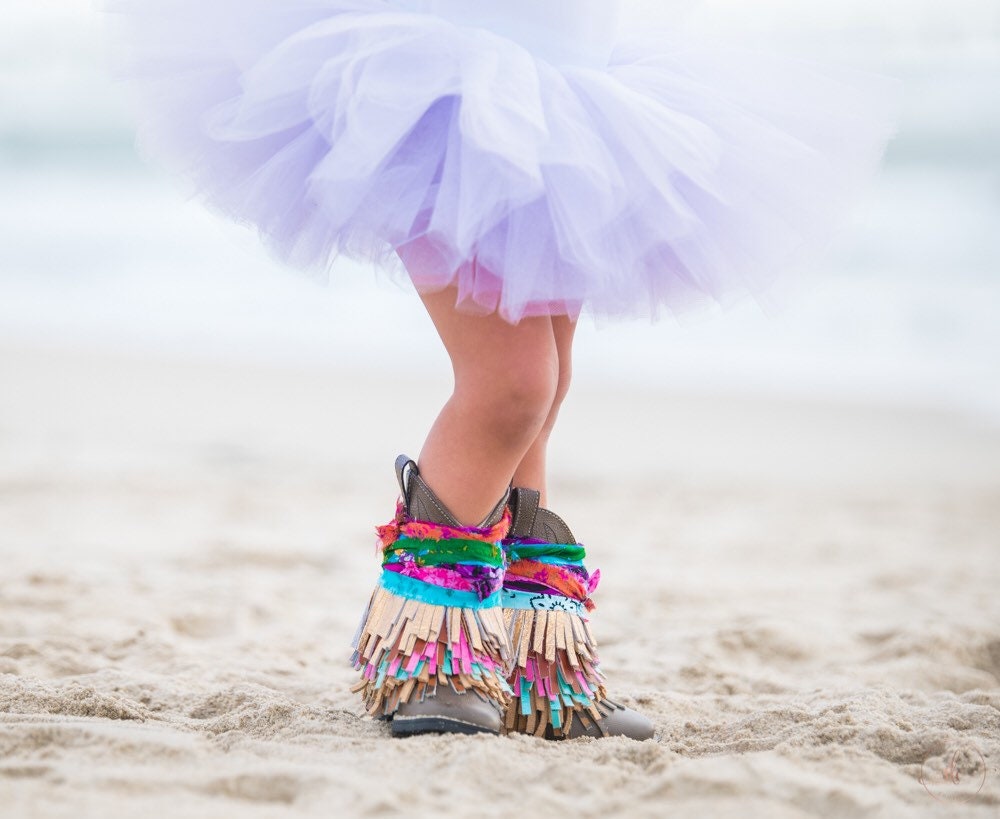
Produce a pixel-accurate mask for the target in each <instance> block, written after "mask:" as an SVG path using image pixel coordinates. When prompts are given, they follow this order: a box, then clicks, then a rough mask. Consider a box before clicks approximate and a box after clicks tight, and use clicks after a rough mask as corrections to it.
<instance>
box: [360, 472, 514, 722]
mask: <svg viewBox="0 0 1000 819" xmlns="http://www.w3.org/2000/svg"><path fill="white" fill-rule="evenodd" d="M396 477H397V479H398V480H399V487H400V492H401V502H400V506H399V510H398V513H397V516H396V519H395V520H394V521H393V523H391V524H389V525H388V526H384V527H381V528H380V529H379V536H380V540H381V543H382V546H383V556H384V558H385V564H384V571H383V573H382V579H381V581H380V583H379V587H378V588H376V590H375V592H374V594H373V595H372V599H371V602H370V604H369V606H368V609H367V611H366V612H365V615H364V617H363V618H362V623H361V627H360V628H359V630H358V634H357V636H356V637H355V641H354V647H355V652H354V658H353V662H354V666H355V668H357V669H358V670H359V671H361V672H362V679H361V682H360V683H359V684H358V685H357V686H355V689H354V690H355V691H358V692H360V693H361V694H362V696H363V697H364V700H365V704H366V706H367V707H368V710H369V713H371V714H372V715H373V716H376V717H381V718H386V719H389V720H391V727H392V733H393V736H411V735H414V734H425V733H461V734H474V733H491V734H498V733H500V731H501V729H502V715H503V713H504V711H505V708H506V704H507V701H508V700H509V694H510V689H509V687H508V685H507V683H506V679H505V674H506V666H507V665H508V663H509V659H508V658H509V639H508V635H507V630H506V627H505V624H504V620H503V612H502V609H501V608H500V606H499V602H500V600H499V587H500V583H501V580H502V576H503V550H502V547H501V545H500V540H501V539H502V538H503V536H504V535H505V534H506V530H507V526H508V523H509V518H508V517H506V516H505V513H506V507H507V495H506V494H505V495H504V497H503V498H501V499H500V501H499V502H498V503H497V505H496V507H494V509H493V511H492V512H491V513H490V514H489V515H488V516H487V518H486V519H485V520H484V521H483V522H482V523H481V524H480V525H479V526H477V527H474V528H466V527H462V526H461V525H460V524H459V523H458V521H457V520H456V519H455V517H454V515H452V514H451V512H450V511H449V510H448V509H447V507H446V506H445V505H444V504H443V503H442V502H441V500H440V499H439V498H438V497H437V496H436V495H435V494H434V492H433V491H431V489H430V487H428V486H427V484H426V483H425V482H424V481H423V479H422V478H421V477H420V474H419V472H418V470H417V465H416V463H414V462H413V461H412V460H411V459H409V458H407V457H406V456H405V455H401V456H400V457H399V458H397V459H396ZM431 575H433V576H431ZM428 580H434V581H437V582H436V583H430V582H426V581H428Z"/></svg>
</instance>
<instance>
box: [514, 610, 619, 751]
mask: <svg viewBox="0 0 1000 819" xmlns="http://www.w3.org/2000/svg"><path fill="white" fill-rule="evenodd" d="M504 620H505V621H506V623H507V630H508V632H509V634H510V639H511V649H512V656H513V657H514V662H515V665H514V668H513V669H512V672H511V674H510V676H509V677H508V680H509V682H510V685H511V688H513V689H514V695H513V699H512V700H511V702H510V705H508V706H507V716H506V719H505V721H504V723H505V726H506V729H507V731H508V732H518V733H524V734H534V735H536V736H539V737H541V736H546V735H549V736H551V737H552V738H555V739H561V738H564V737H566V736H569V732H570V729H571V728H572V726H573V723H574V722H575V721H577V720H580V721H582V722H583V724H584V726H585V727H586V726H590V725H591V724H592V723H597V724H600V722H599V721H600V720H601V718H602V717H603V716H604V715H606V714H607V713H608V709H607V708H606V707H605V705H604V700H605V699H606V698H607V692H606V691H605V688H604V677H603V675H602V674H601V672H600V669H599V660H598V657H597V643H596V641H595V640H594V637H593V635H592V634H591V632H590V626H589V625H588V623H587V621H586V620H584V619H583V618H582V617H580V616H579V615H578V614H572V613H570V612H567V611H541V610H539V611H534V610H530V609H505V610H504ZM531 662H534V664H535V675H536V679H537V678H538V677H541V678H544V679H545V680H547V683H548V685H549V686H551V688H550V689H549V690H552V691H559V690H560V689H559V675H560V672H561V674H562V677H563V679H564V680H565V681H566V682H568V683H569V684H570V685H571V686H572V687H573V688H574V690H575V691H576V692H577V693H581V691H582V688H581V686H580V682H579V680H578V678H577V672H578V671H579V672H580V673H582V675H583V677H584V679H585V680H586V681H587V683H588V685H589V686H590V688H591V690H592V691H593V694H592V695H591V701H590V703H589V704H588V705H583V704H581V703H576V702H574V703H572V704H571V705H566V703H565V701H563V702H562V703H561V705H560V708H559V715H560V723H561V725H560V727H559V728H556V727H555V725H554V724H553V723H552V709H551V705H550V700H549V697H548V696H540V695H539V692H538V685H537V683H535V684H533V685H532V687H531V691H530V695H529V700H530V706H529V712H530V713H528V714H522V713H521V700H520V693H521V692H520V679H521V676H522V675H523V674H524V672H525V671H526V670H527V669H528V666H529V663H531Z"/></svg>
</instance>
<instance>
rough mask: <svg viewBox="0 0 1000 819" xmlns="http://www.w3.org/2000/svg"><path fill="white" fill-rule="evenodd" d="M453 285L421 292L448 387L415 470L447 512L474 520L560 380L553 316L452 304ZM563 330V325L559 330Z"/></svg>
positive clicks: (495, 494)
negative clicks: (515, 319)
mask: <svg viewBox="0 0 1000 819" xmlns="http://www.w3.org/2000/svg"><path fill="white" fill-rule="evenodd" d="M456 295H457V294H456V291H455V288H453V287H449V288H447V289H446V290H443V291H441V292H438V293H433V294H429V295H424V296H422V298H423V302H424V305H425V306H426V307H427V312H428V313H429V314H430V317H431V320H432V321H433V322H434V326H435V327H436V328H437V331H438V334H439V335H440V336H441V340H442V341H443V342H444V346H445V348H446V349H447V351H448V355H449V356H450V358H451V363H452V368H453V370H454V374H455V389H454V392H453V393H452V396H451V398H450V399H448V402H447V403H446V404H445V406H444V408H443V409H442V410H441V414H440V415H439V416H438V418H437V420H436V421H435V422H434V426H433V427H432V428H431V431H430V433H429V434H428V436H427V440H426V442H425V443H424V447H423V450H422V451H421V453H420V461H419V466H420V473H421V476H422V477H423V478H424V480H426V481H427V484H428V485H429V486H430V487H431V488H432V489H433V490H434V491H435V493H436V494H437V495H438V496H439V497H440V498H441V500H442V501H443V502H444V503H445V505H446V506H447V507H448V508H449V509H450V510H451V512H452V514H454V515H455V517H456V518H457V519H458V520H459V521H460V522H461V523H463V524H465V525H472V526H474V525H476V524H478V523H480V522H482V520H483V519H484V518H485V517H486V516H487V515H488V514H489V512H490V511H491V510H492V509H493V507H494V506H495V505H496V502H497V500H498V499H499V498H500V497H502V495H503V493H504V492H505V491H506V489H507V486H508V484H509V483H510V481H511V479H512V477H513V475H514V471H515V469H517V467H518V464H520V463H521V462H522V460H523V459H524V457H525V453H527V451H528V449H529V448H530V447H531V446H532V445H533V442H534V441H536V439H537V438H538V436H539V434H540V433H541V431H542V429H543V427H544V426H545V424H546V422H547V421H548V419H549V416H550V414H551V411H552V406H553V402H554V400H555V397H556V392H557V389H558V386H559V373H560V364H559V361H560V359H559V350H558V346H557V342H556V333H555V332H554V330H553V325H554V322H553V320H552V319H550V318H548V317H543V318H526V319H523V320H522V321H521V322H520V323H518V324H517V325H512V324H508V323H507V322H506V321H504V320H503V319H501V318H500V317H499V316H497V315H488V316H477V315H470V314H469V313H465V312H459V311H458V310H456V309H455V299H456ZM562 334H563V335H565V331H563V333H562Z"/></svg>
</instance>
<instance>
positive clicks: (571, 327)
mask: <svg viewBox="0 0 1000 819" xmlns="http://www.w3.org/2000/svg"><path fill="white" fill-rule="evenodd" d="M552 332H553V335H554V336H555V342H556V351H557V353H558V356H559V378H558V382H557V385H556V396H555V400H554V401H553V402H552V408H551V409H550V410H549V414H548V417H547V418H546V419H545V423H544V424H543V425H542V428H541V430H540V431H539V433H538V435H537V436H536V437H535V440H534V441H533V442H532V444H531V446H530V447H529V449H528V451H527V452H526V453H525V455H524V457H523V458H522V459H521V463H520V464H518V466H517V469H516V470H515V471H514V486H523V487H525V488H528V489H535V490H537V491H539V492H541V493H542V498H541V503H542V505H543V506H545V504H546V503H547V500H546V492H547V485H546V471H545V469H546V450H547V449H548V445H549V436H551V435H552V430H553V429H554V428H555V425H556V419H557V418H558V416H559V407H560V406H562V402H563V401H564V400H565V398H566V395H567V394H568V393H569V386H570V381H571V378H572V374H573V336H574V334H575V333H576V322H575V321H571V320H570V319H569V318H567V317H566V316H553V317H552Z"/></svg>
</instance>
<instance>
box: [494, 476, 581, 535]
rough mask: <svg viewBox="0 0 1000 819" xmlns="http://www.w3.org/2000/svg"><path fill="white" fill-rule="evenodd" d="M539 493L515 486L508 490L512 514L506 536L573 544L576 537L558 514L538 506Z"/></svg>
mask: <svg viewBox="0 0 1000 819" xmlns="http://www.w3.org/2000/svg"><path fill="white" fill-rule="evenodd" d="M541 497H542V496H541V493H540V492H537V491H536V490H534V489H524V488H523V487H515V488H514V489H512V490H511V492H510V501H509V502H510V511H511V513H512V514H513V516H514V520H513V522H512V523H511V527H510V534H509V535H508V536H507V537H508V538H512V539H513V538H533V539H535V540H541V541H544V542H545V543H559V544H574V543H576V542H577V541H576V538H575V537H573V533H572V532H571V531H570V529H569V526H567V525H566V521H564V520H563V519H562V518H561V517H559V515H557V514H556V513H555V512H551V511H549V510H548V509H543V508H542V507H541V506H539V501H540V500H541Z"/></svg>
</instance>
